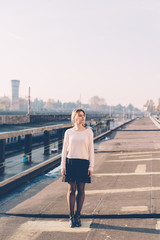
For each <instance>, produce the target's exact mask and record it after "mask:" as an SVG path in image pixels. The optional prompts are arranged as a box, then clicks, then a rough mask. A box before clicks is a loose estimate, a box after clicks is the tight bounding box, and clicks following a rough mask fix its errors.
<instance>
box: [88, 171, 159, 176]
mask: <svg viewBox="0 0 160 240" xmlns="http://www.w3.org/2000/svg"><path fill="white" fill-rule="evenodd" d="M159 174H160V172H142V173H141V172H139V173H136V172H133V173H95V174H94V175H93V176H95V177H108V176H113V177H114V176H141V175H143V176H145V175H159Z"/></svg>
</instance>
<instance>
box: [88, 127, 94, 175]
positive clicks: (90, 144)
mask: <svg viewBox="0 0 160 240" xmlns="http://www.w3.org/2000/svg"><path fill="white" fill-rule="evenodd" d="M88 150H89V162H90V164H89V170H90V171H93V168H94V143H93V131H92V130H91V133H90V136H89V147H88Z"/></svg>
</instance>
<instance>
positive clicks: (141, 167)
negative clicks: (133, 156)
mask: <svg viewBox="0 0 160 240" xmlns="http://www.w3.org/2000/svg"><path fill="white" fill-rule="evenodd" d="M145 172H146V164H139V165H137V167H136V170H135V173H145Z"/></svg>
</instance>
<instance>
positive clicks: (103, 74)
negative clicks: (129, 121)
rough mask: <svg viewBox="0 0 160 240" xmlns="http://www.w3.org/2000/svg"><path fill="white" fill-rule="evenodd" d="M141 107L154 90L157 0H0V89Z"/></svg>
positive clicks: (159, 20) (158, 54)
mask: <svg viewBox="0 0 160 240" xmlns="http://www.w3.org/2000/svg"><path fill="white" fill-rule="evenodd" d="M11 79H18V80H20V96H22V97H26V96H27V95H28V88H29V86H30V87H31V96H32V99H34V98H36V97H37V98H42V99H44V100H47V99H48V98H53V99H55V100H58V99H59V100H61V101H62V102H64V101H77V100H78V99H79V98H80V95H81V100H82V102H83V103H87V102H88V100H89V98H91V97H92V96H99V97H102V98H105V99H106V102H107V103H108V104H109V105H110V104H112V105H116V104H118V103H121V104H122V105H128V104H130V103H131V104H133V105H135V106H136V107H139V108H142V106H143V104H145V102H146V100H147V99H153V100H154V101H155V103H156V104H157V102H158V98H159V97H160V90H159V89H160V1H159V0H0V83H1V88H0V96H4V95H6V96H11Z"/></svg>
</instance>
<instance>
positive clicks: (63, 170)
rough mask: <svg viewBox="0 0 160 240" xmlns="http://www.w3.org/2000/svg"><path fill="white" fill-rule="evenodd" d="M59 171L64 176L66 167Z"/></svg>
mask: <svg viewBox="0 0 160 240" xmlns="http://www.w3.org/2000/svg"><path fill="white" fill-rule="evenodd" d="M61 173H62V176H63V177H65V176H66V169H65V168H63V169H62V170H61Z"/></svg>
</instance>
